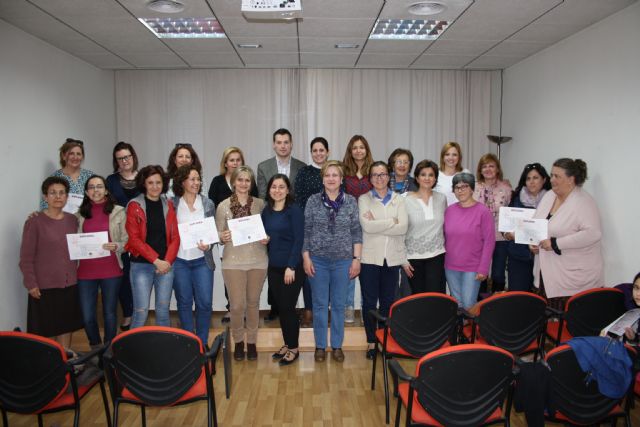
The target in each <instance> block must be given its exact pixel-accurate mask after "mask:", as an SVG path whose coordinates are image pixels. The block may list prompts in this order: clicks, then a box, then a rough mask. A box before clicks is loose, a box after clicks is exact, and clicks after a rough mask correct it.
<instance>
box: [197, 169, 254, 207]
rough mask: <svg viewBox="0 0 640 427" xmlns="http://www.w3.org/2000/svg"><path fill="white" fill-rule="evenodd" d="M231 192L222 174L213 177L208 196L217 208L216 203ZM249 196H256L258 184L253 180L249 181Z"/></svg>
mask: <svg viewBox="0 0 640 427" xmlns="http://www.w3.org/2000/svg"><path fill="white" fill-rule="evenodd" d="M232 194H233V191H232V190H231V188H229V185H228V184H227V180H226V179H225V177H224V175H218V176H216V177H215V178H213V181H211V185H210V186H209V198H210V199H211V201H212V202H213V204H214V205H215V207H216V208H217V207H218V205H219V204H220V203H221V202H222V201H223V200H225V199H228V198H229V197H231V195H232ZM251 196H253V197H258V186H257V185H256V182H255V180H254V181H252V182H251Z"/></svg>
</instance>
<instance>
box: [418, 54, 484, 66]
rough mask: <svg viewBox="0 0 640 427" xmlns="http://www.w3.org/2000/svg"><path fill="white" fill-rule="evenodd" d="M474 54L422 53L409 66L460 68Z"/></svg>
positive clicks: (470, 59)
mask: <svg viewBox="0 0 640 427" xmlns="http://www.w3.org/2000/svg"><path fill="white" fill-rule="evenodd" d="M474 58H475V56H469V55H428V54H424V55H422V56H420V58H418V59H417V60H416V61H415V62H414V63H413V64H412V65H411V68H421V69H422V68H427V69H428V68H440V67H449V68H461V67H463V66H464V65H465V64H467V63H468V62H469V61H472V60H473V59H474Z"/></svg>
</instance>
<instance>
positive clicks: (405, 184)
mask: <svg viewBox="0 0 640 427" xmlns="http://www.w3.org/2000/svg"><path fill="white" fill-rule="evenodd" d="M389 187H390V188H391V190H392V191H395V192H396V193H399V194H404V193H406V192H407V190H408V189H409V175H407V176H405V177H404V180H403V181H402V182H396V174H395V172H391V174H390V176H389Z"/></svg>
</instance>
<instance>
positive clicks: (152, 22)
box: [138, 18, 226, 39]
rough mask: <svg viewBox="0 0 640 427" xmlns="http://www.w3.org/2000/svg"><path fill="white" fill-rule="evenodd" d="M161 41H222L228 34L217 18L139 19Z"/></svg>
mask: <svg viewBox="0 0 640 427" xmlns="http://www.w3.org/2000/svg"><path fill="white" fill-rule="evenodd" d="M138 21H140V22H141V23H142V24H143V25H144V26H145V27H147V28H148V29H149V31H151V32H152V33H153V34H155V36H156V37H158V38H161V39H221V38H225V37H226V34H225V33H224V31H223V30H222V27H221V26H220V23H219V22H218V20H217V19H216V18H138Z"/></svg>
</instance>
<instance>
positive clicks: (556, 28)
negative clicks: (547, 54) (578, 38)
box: [509, 21, 584, 44]
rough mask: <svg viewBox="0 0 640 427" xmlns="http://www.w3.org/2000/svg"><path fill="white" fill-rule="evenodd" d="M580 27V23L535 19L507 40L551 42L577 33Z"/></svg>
mask: <svg viewBox="0 0 640 427" xmlns="http://www.w3.org/2000/svg"><path fill="white" fill-rule="evenodd" d="M582 28H584V27H583V26H582V25H568V24H545V23H543V22H541V21H536V22H534V23H532V24H531V25H529V26H527V27H526V28H523V29H522V30H520V31H518V32H517V33H515V34H514V35H513V36H511V37H509V40H511V41H523V42H540V43H548V44H552V43H557V42H558V41H560V40H562V39H564V38H566V37H569V36H570V35H571V34H574V33H577V32H578V31H580V30H581V29H582Z"/></svg>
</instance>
